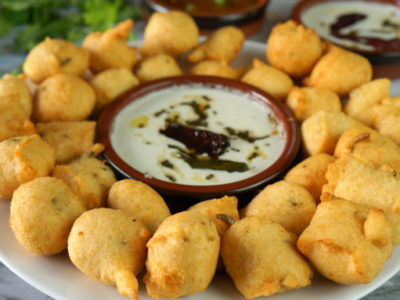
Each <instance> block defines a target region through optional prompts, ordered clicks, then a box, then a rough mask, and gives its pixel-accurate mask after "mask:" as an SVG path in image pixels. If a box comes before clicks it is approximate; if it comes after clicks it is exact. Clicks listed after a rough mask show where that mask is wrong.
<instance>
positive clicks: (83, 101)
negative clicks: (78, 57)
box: [33, 74, 96, 122]
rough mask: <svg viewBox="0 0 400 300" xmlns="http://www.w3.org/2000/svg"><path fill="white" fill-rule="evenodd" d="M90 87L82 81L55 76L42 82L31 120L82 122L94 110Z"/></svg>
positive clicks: (60, 75)
mask: <svg viewBox="0 0 400 300" xmlns="http://www.w3.org/2000/svg"><path fill="white" fill-rule="evenodd" d="M95 101H96V96H95V93H94V91H93V89H92V87H91V86H90V85H89V84H88V83H87V82H86V81H84V80H83V79H81V78H79V77H76V76H73V75H68V74H57V75H54V76H52V77H50V78H48V79H46V80H45V81H43V82H42V83H41V84H40V86H39V89H38V91H37V93H36V95H35V97H34V100H33V119H34V120H35V121H38V122H50V121H82V120H85V119H86V118H87V117H88V116H89V115H90V114H91V113H92V110H93V108H94V105H95Z"/></svg>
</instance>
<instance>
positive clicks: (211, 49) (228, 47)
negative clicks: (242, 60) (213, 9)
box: [188, 26, 245, 63]
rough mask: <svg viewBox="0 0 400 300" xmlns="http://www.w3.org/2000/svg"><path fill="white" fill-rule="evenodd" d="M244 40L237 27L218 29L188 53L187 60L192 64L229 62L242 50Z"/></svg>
mask: <svg viewBox="0 0 400 300" xmlns="http://www.w3.org/2000/svg"><path fill="white" fill-rule="evenodd" d="M244 39H245V36H244V34H243V32H242V31H241V30H240V29H239V28H237V27H234V26H226V27H222V28H219V29H217V30H215V31H214V32H213V33H212V34H211V35H210V36H209V37H208V39H207V40H206V41H205V42H204V43H202V44H200V45H199V46H198V47H196V48H195V49H194V50H193V51H192V53H190V55H189V56H188V60H189V61H190V62H192V63H198V62H200V61H202V60H217V61H226V62H231V61H233V60H234V59H235V58H236V57H237V56H238V54H239V52H240V50H241V49H242V46H243V43H244Z"/></svg>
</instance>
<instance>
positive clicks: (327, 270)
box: [297, 199, 392, 284]
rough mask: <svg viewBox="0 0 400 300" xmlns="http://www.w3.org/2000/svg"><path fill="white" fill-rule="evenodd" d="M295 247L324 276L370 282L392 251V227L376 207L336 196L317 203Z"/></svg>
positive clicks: (357, 282) (358, 282)
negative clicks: (336, 197)
mask: <svg viewBox="0 0 400 300" xmlns="http://www.w3.org/2000/svg"><path fill="white" fill-rule="evenodd" d="M297 247H298V249H299V250H300V252H301V253H303V254H304V255H305V256H306V257H307V258H308V259H309V260H310V261H311V262H312V264H313V265H314V266H315V267H316V268H317V269H318V271H319V272H320V273H321V274H322V275H324V276H325V277H327V278H329V279H331V280H333V281H336V282H338V283H341V284H360V283H369V282H371V281H372V279H374V278H375V277H376V276H377V275H378V273H379V272H380V271H381V269H382V267H383V265H384V264H385V262H386V261H387V260H388V258H389V257H390V255H391V253H392V242H391V226H390V223H389V222H388V220H387V219H386V218H385V216H384V214H383V213H382V211H380V210H378V209H375V208H372V209H368V208H366V207H364V206H362V205H359V204H355V203H351V202H349V201H345V200H341V199H336V200H333V201H329V202H324V203H321V204H320V205H318V208H317V211H316V213H315V215H314V217H313V219H312V221H311V224H310V226H309V227H307V229H306V230H304V232H303V233H302V234H301V236H300V237H299V239H298V241H297Z"/></svg>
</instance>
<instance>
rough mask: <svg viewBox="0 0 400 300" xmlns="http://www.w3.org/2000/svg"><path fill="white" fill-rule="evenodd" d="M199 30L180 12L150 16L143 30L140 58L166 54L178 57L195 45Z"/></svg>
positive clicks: (192, 21)
mask: <svg viewBox="0 0 400 300" xmlns="http://www.w3.org/2000/svg"><path fill="white" fill-rule="evenodd" d="M198 38H199V29H198V28H197V25H196V23H195V22H194V20H193V19H192V17H191V16H189V15H188V14H186V13H184V12H181V11H169V12H165V13H159V12H155V13H153V14H152V15H151V17H150V19H149V22H148V23H147V26H146V28H145V29H144V37H143V46H142V48H140V54H142V56H144V57H147V56H152V55H156V54H161V53H164V54H168V55H171V56H173V57H178V56H180V55H182V54H184V53H186V52H187V51H189V50H190V49H192V48H194V47H195V46H196V45H197V42H198Z"/></svg>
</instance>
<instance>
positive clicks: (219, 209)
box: [188, 196, 239, 237]
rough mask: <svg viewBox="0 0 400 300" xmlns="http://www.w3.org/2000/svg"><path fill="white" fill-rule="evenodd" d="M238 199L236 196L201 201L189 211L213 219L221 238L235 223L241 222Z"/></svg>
mask: <svg viewBox="0 0 400 300" xmlns="http://www.w3.org/2000/svg"><path fill="white" fill-rule="evenodd" d="M237 206H238V199H237V198H236V197H235V196H224V197H222V198H218V199H211V200H206V201H201V202H199V203H197V204H195V205H193V206H191V207H190V208H189V209H188V210H189V211H197V212H199V213H202V214H204V215H206V216H208V217H210V218H211V220H212V221H213V222H214V224H215V226H216V227H217V231H218V234H219V236H220V237H222V236H223V235H224V233H225V232H226V231H227V230H228V229H229V227H230V226H231V225H232V223H234V222H235V221H238V220H239V212H238V208H237Z"/></svg>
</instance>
